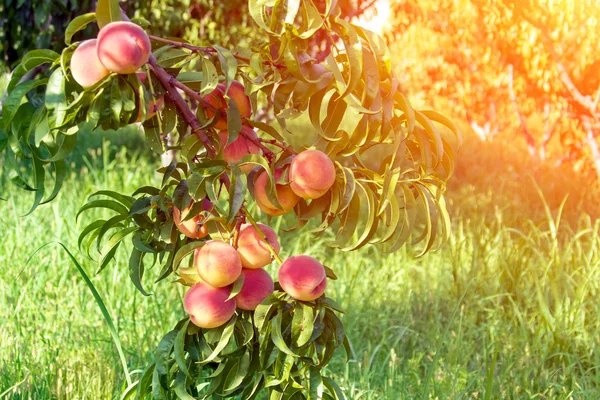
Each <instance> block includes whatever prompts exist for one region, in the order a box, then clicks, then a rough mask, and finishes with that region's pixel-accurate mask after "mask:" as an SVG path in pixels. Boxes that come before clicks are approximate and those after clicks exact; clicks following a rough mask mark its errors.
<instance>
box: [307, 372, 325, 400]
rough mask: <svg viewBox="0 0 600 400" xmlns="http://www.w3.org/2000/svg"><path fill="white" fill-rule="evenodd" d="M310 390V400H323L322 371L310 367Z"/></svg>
mask: <svg viewBox="0 0 600 400" xmlns="http://www.w3.org/2000/svg"><path fill="white" fill-rule="evenodd" d="M309 384H310V390H309V397H308V398H309V400H321V399H322V398H323V389H324V386H323V378H322V377H321V371H320V370H319V368H317V367H312V366H311V367H310V380H309Z"/></svg>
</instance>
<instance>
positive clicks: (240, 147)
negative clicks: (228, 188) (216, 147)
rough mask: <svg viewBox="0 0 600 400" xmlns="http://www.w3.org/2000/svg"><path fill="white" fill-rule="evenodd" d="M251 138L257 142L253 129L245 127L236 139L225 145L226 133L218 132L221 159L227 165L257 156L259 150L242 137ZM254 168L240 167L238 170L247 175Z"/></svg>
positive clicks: (250, 165) (251, 166)
mask: <svg viewBox="0 0 600 400" xmlns="http://www.w3.org/2000/svg"><path fill="white" fill-rule="evenodd" d="M242 133H244V134H245V135H247V136H249V137H252V138H254V139H257V140H258V135H257V134H256V132H255V131H254V129H252V128H249V127H247V126H243V127H242V132H240V133H239V135H238V137H237V139H235V140H234V141H233V142H231V143H229V145H227V139H228V138H229V133H228V132H227V131H221V132H219V140H220V142H221V146H222V147H224V149H223V159H224V160H225V161H226V162H228V163H236V162H238V161H240V160H241V159H242V158H243V157H244V156H247V155H249V154H259V153H260V148H259V147H258V146H257V145H255V144H254V143H252V141H250V140H248V139H247V138H246V137H244V136H243V135H242ZM253 167H254V165H253V164H246V165H241V166H240V169H241V170H242V172H243V173H245V174H247V173H249V172H250V171H252V168H253Z"/></svg>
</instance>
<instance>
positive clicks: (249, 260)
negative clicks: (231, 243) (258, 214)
mask: <svg viewBox="0 0 600 400" xmlns="http://www.w3.org/2000/svg"><path fill="white" fill-rule="evenodd" d="M257 226H258V227H259V228H260V230H261V231H262V232H263V233H264V235H265V239H261V235H260V233H259V232H258V230H257V229H256V228H255V227H254V226H253V225H252V224H243V225H242V226H241V227H240V233H239V236H238V243H237V251H238V253H239V254H240V258H241V260H242V266H243V267H244V268H250V269H257V268H262V267H264V266H265V265H267V264H270V263H271V258H272V254H271V251H270V250H269V247H268V246H267V242H268V243H269V244H270V245H271V247H272V248H273V250H274V251H275V253H277V254H279V250H280V247H279V241H278V240H277V233H275V231H274V230H273V229H272V228H271V227H269V226H267V225H264V224H257Z"/></svg>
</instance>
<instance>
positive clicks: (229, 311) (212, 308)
mask: <svg viewBox="0 0 600 400" xmlns="http://www.w3.org/2000/svg"><path fill="white" fill-rule="evenodd" d="M230 293H231V289H230V288H228V287H223V288H215V287H212V286H210V285H208V284H206V283H204V282H200V283H196V284H195V285H194V286H192V287H191V288H190V289H189V290H188V291H187V293H186V294H185V296H184V298H183V308H184V309H185V312H187V313H188V314H189V315H190V320H191V321H192V323H193V324H194V325H196V326H198V327H200V328H205V329H210V328H216V327H219V326H221V325H223V324H224V323H226V322H227V321H229V320H230V319H231V317H232V316H233V314H234V313H235V308H236V301H235V299H230V300H227V298H228V297H229V294H230Z"/></svg>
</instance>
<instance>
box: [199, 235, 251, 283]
mask: <svg viewBox="0 0 600 400" xmlns="http://www.w3.org/2000/svg"><path fill="white" fill-rule="evenodd" d="M194 265H195V267H196V269H197V270H198V275H200V278H202V280H203V281H204V282H206V283H208V284H209V285H211V286H214V287H224V286H227V285H231V284H232V283H233V282H235V281H236V280H237V278H239V277H240V274H241V273H242V260H241V259H240V255H239V254H238V252H237V250H236V249H234V248H233V246H231V245H230V244H228V243H225V242H221V241H218V240H210V241H208V242H206V244H205V245H204V246H202V247H200V248H198V249H196V251H195V252H194Z"/></svg>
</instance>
